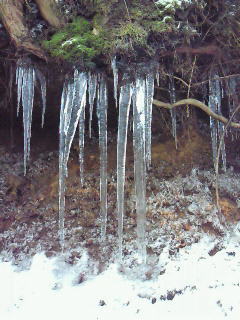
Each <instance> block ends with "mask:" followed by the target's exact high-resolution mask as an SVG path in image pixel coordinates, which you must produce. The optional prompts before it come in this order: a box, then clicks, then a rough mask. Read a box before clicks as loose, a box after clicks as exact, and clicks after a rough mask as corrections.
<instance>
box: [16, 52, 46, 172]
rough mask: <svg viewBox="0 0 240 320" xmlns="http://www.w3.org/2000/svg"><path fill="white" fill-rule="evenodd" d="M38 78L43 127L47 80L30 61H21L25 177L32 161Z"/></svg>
mask: <svg viewBox="0 0 240 320" xmlns="http://www.w3.org/2000/svg"><path fill="white" fill-rule="evenodd" d="M36 78H37V79H38V80H39V83H40V88H41V96H42V127H43V125H44V116H45V111H46V78H45V76H44V75H43V74H42V73H41V71H40V70H38V69H37V68H35V67H34V65H33V64H32V62H31V60H30V59H26V58H25V59H19V60H18V62H17V68H16V85H17V115H19V110H20V105H21V104H22V110H23V128H24V175H26V172H27V164H28V161H29V159H30V142H31V127H32V111H33V101H34V86H35V79H36Z"/></svg>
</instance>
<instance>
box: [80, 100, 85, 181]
mask: <svg viewBox="0 0 240 320" xmlns="http://www.w3.org/2000/svg"><path fill="white" fill-rule="evenodd" d="M85 105H86V102H85V103H84V104H83V108H82V110H81V113H80V118H79V127H78V128H79V170H80V183H81V186H82V185H83V182H84V135H85Z"/></svg>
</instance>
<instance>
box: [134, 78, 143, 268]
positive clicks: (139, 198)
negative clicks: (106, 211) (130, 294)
mask: <svg viewBox="0 0 240 320" xmlns="http://www.w3.org/2000/svg"><path fill="white" fill-rule="evenodd" d="M144 96H145V81H144V79H143V78H137V79H136V85H135V88H134V95H133V147H134V177H135V191H136V211H137V238H138V251H139V257H140V259H141V260H142V262H144V263H145V262H146V244H145V223H146V163H145V145H146V141H145V127H146V119H145V104H144Z"/></svg>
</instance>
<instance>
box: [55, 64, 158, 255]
mask: <svg viewBox="0 0 240 320" xmlns="http://www.w3.org/2000/svg"><path fill="white" fill-rule="evenodd" d="M112 66H113V74H114V96H115V100H116V103H117V104H118V105H119V122H118V141H117V211H118V236H119V259H120V260H121V259H122V241H123V217H124V185H125V161H126V146H127V130H128V119H129V112H130V105H131V104H132V105H133V137H134V138H133V140H134V172H135V186H136V210H137V235H138V247H139V256H140V257H141V258H142V259H143V260H144V261H145V259H146V246H145V219H146V169H147V167H149V166H150V163H151V122H152V100H153V93H154V73H153V72H152V73H149V74H148V75H147V76H139V77H138V76H136V79H135V80H134V81H130V79H129V76H128V74H124V75H123V81H122V82H123V83H124V84H123V85H122V86H121V87H120V90H119V91H120V92H119V99H118V71H117V68H116V63H115V62H114V61H113V63H112ZM87 91H88V98H89V108H90V109H89V110H90V116H89V118H90V124H89V128H91V119H92V112H93V106H94V100H95V98H96V106H97V115H98V126H99V147H100V212H101V237H102V239H104V238H105V235H106V224H107V106H108V101H107V85H106V80H105V78H104V76H103V75H101V74H97V75H96V74H91V73H86V72H80V71H78V70H77V69H75V71H74V77H73V79H70V80H67V81H66V82H65V84H64V88H63V93H62V101H61V114H60V150H59V230H60V242H61V246H62V248H63V247H64V211H65V196H64V195H65V180H66V177H67V162H68V158H69V153H70V148H71V144H72V141H73V137H74V135H75V132H76V129H77V126H79V150H80V151H79V160H80V176H81V181H82V182H83V148H84V123H85V107H86V93H87Z"/></svg>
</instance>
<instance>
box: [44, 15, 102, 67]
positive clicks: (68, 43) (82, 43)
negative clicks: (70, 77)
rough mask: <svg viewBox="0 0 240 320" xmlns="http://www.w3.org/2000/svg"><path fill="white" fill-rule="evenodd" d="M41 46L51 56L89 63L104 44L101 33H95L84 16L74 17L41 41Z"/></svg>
mask: <svg viewBox="0 0 240 320" xmlns="http://www.w3.org/2000/svg"><path fill="white" fill-rule="evenodd" d="M43 46H44V48H45V49H47V50H48V51H49V52H50V53H51V55H52V56H54V57H58V58H62V59H65V60H68V61H70V62H75V61H79V59H80V60H81V61H82V63H85V64H86V65H90V63H91V62H92V60H93V59H94V58H95V57H96V56H98V55H100V54H101V53H103V49H104V47H105V46H106V42H105V41H104V37H103V34H99V33H98V34H95V33H94V29H93V26H92V25H91V23H90V22H89V21H87V20H86V19H85V18H76V19H74V20H73V22H71V23H69V24H67V25H66V27H65V28H63V29H62V30H61V31H58V32H56V33H54V34H53V35H52V37H51V38H50V39H49V40H45V41H43Z"/></svg>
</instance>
